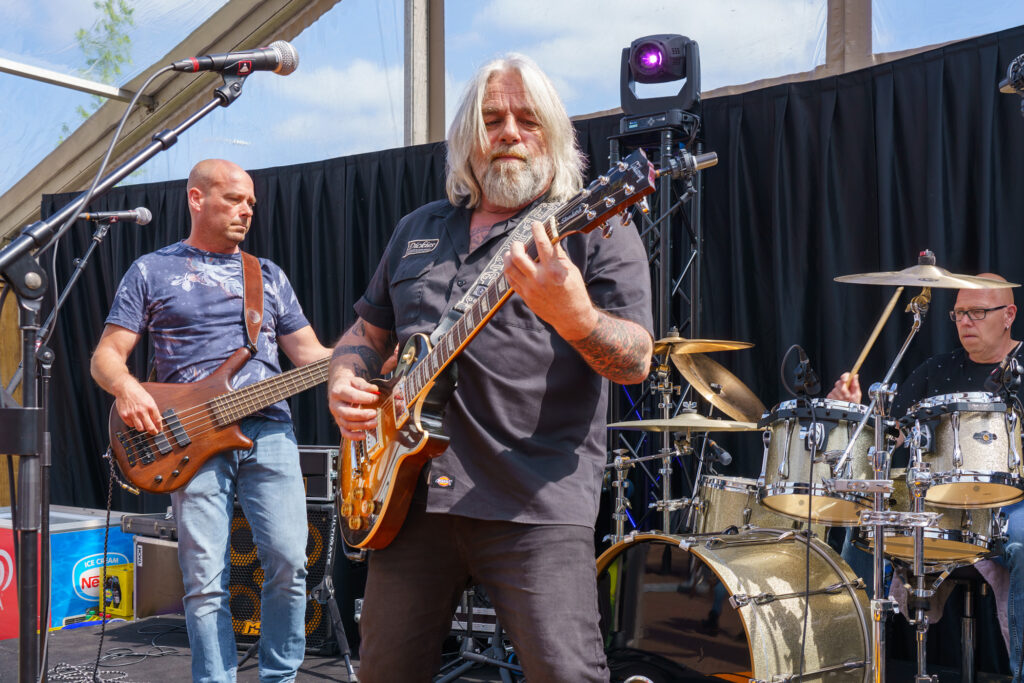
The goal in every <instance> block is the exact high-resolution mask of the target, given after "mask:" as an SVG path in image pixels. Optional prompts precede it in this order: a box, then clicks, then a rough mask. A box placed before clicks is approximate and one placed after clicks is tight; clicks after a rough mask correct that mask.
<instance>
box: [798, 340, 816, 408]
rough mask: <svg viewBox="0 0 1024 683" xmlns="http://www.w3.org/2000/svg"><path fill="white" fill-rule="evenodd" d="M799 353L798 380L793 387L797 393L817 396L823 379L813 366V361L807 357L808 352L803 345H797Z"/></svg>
mask: <svg viewBox="0 0 1024 683" xmlns="http://www.w3.org/2000/svg"><path fill="white" fill-rule="evenodd" d="M796 348H797V353H798V354H800V363H799V364H798V365H797V367H796V382H794V384H793V389H794V390H795V391H796V393H797V394H803V395H805V396H815V395H816V394H817V393H818V392H819V391H821V380H820V379H818V373H816V372H815V371H814V368H812V367H811V361H810V359H808V358H807V352H806V351H804V349H803V347H802V346H797V347H796Z"/></svg>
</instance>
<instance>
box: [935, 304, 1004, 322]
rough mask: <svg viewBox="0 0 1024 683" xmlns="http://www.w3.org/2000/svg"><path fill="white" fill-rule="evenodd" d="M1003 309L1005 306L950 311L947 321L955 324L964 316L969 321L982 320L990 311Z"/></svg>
mask: <svg viewBox="0 0 1024 683" xmlns="http://www.w3.org/2000/svg"><path fill="white" fill-rule="evenodd" d="M1004 308H1006V305H1003V306H993V307H992V308H971V309H968V310H966V311H950V312H949V319H950V320H952V321H953V322H957V321H958V320H960V318H962V317H964V316H965V315H966V316H967V317H968V318H970V319H971V320H975V321H977V320H984V319H985V316H986V315H988V314H989V313H991V312H992V311H999V310H1002V309H1004Z"/></svg>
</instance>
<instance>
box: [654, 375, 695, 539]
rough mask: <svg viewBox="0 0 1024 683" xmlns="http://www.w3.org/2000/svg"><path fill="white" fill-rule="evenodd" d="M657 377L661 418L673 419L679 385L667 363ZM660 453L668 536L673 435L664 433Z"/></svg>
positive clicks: (663, 524) (663, 517)
mask: <svg viewBox="0 0 1024 683" xmlns="http://www.w3.org/2000/svg"><path fill="white" fill-rule="evenodd" d="M655 376H656V377H657V380H656V384H655V386H654V387H652V393H657V394H659V395H660V399H659V400H658V408H659V409H660V410H661V417H662V418H664V419H666V420H667V419H668V418H670V417H672V394H678V393H679V385H678V384H673V383H672V380H671V378H670V376H669V373H668V364H667V363H666V364H663V365H660V366H659V367H658V371H657V373H656V375H655ZM687 406H688V404H684V411H685V410H686V409H687ZM658 452H659V453H660V454H661V468H660V469H659V470H658V474H660V475H661V500H660V501H658V503H659V504H660V505H659V508H660V510H661V528H662V531H664V532H665V533H666V534H670V533H672V528H671V526H672V524H671V521H670V517H671V511H670V510H669V508H668V504H669V501H670V500H671V499H672V481H671V480H672V456H673V455H675V454H676V453H677V451H676V450H675V449H674V448H673V447H672V435H671V434H670V433H669V432H662V434H661V450H660V451H658Z"/></svg>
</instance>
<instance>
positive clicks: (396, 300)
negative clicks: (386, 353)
mask: <svg viewBox="0 0 1024 683" xmlns="http://www.w3.org/2000/svg"><path fill="white" fill-rule="evenodd" d="M435 258H436V254H435V253H433V252H431V253H427V254H416V255H414V256H406V257H405V258H403V259H402V260H401V261H399V263H398V267H397V268H395V272H394V275H393V276H392V277H391V283H390V285H389V287H388V290H389V292H390V295H391V305H392V307H393V309H394V312H395V328H396V331H397V332H398V336H399V338H405V336H406V335H404V334H402V331H403V329H404V328H406V327H408V326H410V325H414V324H416V323H417V322H419V321H420V318H421V315H422V309H423V294H424V290H425V289H426V286H427V277H426V275H427V273H429V272H430V269H431V268H433V266H434V260H435Z"/></svg>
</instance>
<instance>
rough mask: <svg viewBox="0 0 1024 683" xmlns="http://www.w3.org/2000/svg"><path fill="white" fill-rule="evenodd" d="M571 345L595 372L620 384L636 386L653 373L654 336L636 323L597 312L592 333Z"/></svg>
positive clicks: (572, 342)
mask: <svg viewBox="0 0 1024 683" xmlns="http://www.w3.org/2000/svg"><path fill="white" fill-rule="evenodd" d="M569 343H570V344H571V345H572V347H573V348H574V349H576V350H577V351H578V352H579V354H580V355H581V356H583V360H585V361H586V362H587V364H588V365H589V366H590V367H591V368H593V370H594V372H596V373H598V374H599V375H601V376H602V377H606V378H608V379H610V380H611V381H613V382H616V383H617V384H637V383H639V382H642V381H643V380H644V379H645V378H646V377H647V375H648V374H649V373H650V371H651V353H652V351H653V342H652V340H651V335H649V334H648V333H647V332H646V331H645V330H644V329H643V328H642V327H640V326H639V325H637V324H636V323H634V322H631V321H629V320H623V319H622V318H616V317H614V316H612V315H609V314H608V313H605V312H604V311H598V319H597V325H596V326H594V329H593V330H592V331H591V332H590V334H588V335H587V336H586V337H583V338H582V339H576V340H573V341H570V342H569Z"/></svg>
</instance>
